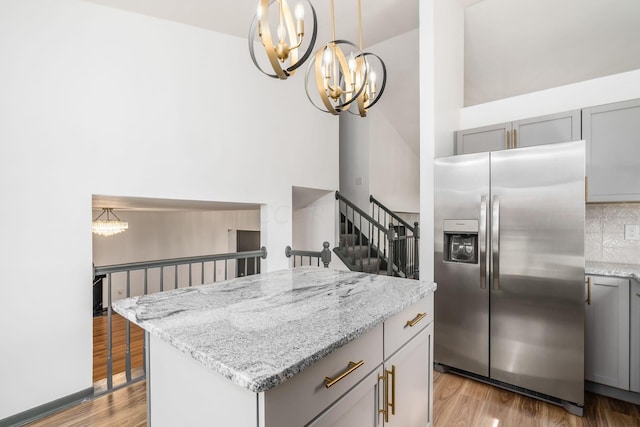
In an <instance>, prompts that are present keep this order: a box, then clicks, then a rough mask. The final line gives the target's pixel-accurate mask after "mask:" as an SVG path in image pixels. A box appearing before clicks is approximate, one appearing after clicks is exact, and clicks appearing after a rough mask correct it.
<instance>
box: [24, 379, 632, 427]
mask: <svg viewBox="0 0 640 427" xmlns="http://www.w3.org/2000/svg"><path fill="white" fill-rule="evenodd" d="M145 388H146V383H145V381H140V382H137V383H135V384H133V385H130V386H128V387H126V388H123V389H120V390H118V391H116V392H114V393H112V394H110V395H107V396H103V397H100V398H97V399H95V400H92V401H90V402H85V403H82V404H80V405H78V406H75V407H73V408H71V409H68V410H66V411H63V412H61V413H58V414H55V415H52V416H50V417H48V418H45V419H42V420H40V421H38V422H35V423H32V424H29V426H31V427H45V426H64V427H72V426H73V427H76V426H78V427H79V426H97V427H101V426H105V427H107V426H109V427H110V426H123V427H124V426H134V427H137V426H144V425H146V419H147V418H146V394H145V392H146V389H145ZM433 407H434V427H627V426H629V427H640V406H638V405H633V404H630V403H627V402H622V401H620V400H616V399H610V398H608V397H604V396H599V395H595V394H592V393H586V410H585V416H584V417H576V416H574V415H571V414H569V413H568V412H566V411H565V410H564V409H562V408H559V407H557V406H555V405H551V404H548V403H545V402H541V401H538V400H535V399H531V398H529V397H525V396H521V395H519V394H516V393H512V392H510V391H505V390H501V389H498V388H495V387H492V386H490V385H487V384H483V383H480V382H476V381H473V380H470V379H467V378H463V377H460V376H457V375H454V374H441V373H438V372H434V397H433ZM283 427H284V426H283ZM353 427H360V426H353ZM403 427H405V426H403Z"/></svg>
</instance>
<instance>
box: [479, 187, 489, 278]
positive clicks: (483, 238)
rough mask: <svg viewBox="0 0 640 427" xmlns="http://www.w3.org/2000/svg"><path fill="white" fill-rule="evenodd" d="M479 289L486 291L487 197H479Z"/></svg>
mask: <svg viewBox="0 0 640 427" xmlns="http://www.w3.org/2000/svg"><path fill="white" fill-rule="evenodd" d="M478 240H479V242H478V244H479V245H480V289H487V196H482V197H480V235H479V236H478Z"/></svg>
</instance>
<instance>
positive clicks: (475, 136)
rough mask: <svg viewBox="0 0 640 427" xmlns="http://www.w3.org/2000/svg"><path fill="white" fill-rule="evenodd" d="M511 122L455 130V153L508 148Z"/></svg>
mask: <svg viewBox="0 0 640 427" xmlns="http://www.w3.org/2000/svg"><path fill="white" fill-rule="evenodd" d="M510 139H511V123H500V124H498V125H492V126H484V127H481V128H475V129H467V130H460V131H458V132H456V154H470V153H483V152H486V151H498V150H504V149H506V148H510V146H509V144H510Z"/></svg>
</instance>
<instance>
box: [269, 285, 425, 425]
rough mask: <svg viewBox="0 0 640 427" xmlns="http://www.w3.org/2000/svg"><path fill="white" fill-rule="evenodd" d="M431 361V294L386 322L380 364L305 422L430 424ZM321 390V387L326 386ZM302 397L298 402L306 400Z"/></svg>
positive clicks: (291, 397) (296, 396)
mask: <svg viewBox="0 0 640 427" xmlns="http://www.w3.org/2000/svg"><path fill="white" fill-rule="evenodd" d="M432 366H433V296H430V297H428V298H425V299H423V300H422V301H419V302H418V303H416V304H413V305H412V306H410V307H409V308H407V309H405V310H404V311H402V312H400V313H398V314H397V315H395V316H393V317H392V318H391V319H388V320H387V321H385V322H384V361H383V363H382V364H381V365H379V366H378V367H377V368H376V370H375V371H373V372H372V373H370V374H369V375H367V376H366V377H365V378H364V379H363V380H362V381H360V382H359V383H358V384H357V385H356V386H354V387H353V388H352V389H351V390H349V392H348V393H346V394H344V395H343V396H342V397H341V398H339V399H338V400H336V401H335V402H334V403H333V404H331V405H330V406H329V407H328V408H327V409H326V410H325V411H324V412H322V414H321V415H319V416H318V417H317V418H316V419H314V420H313V421H312V422H311V423H310V424H308V427H352V426H363V427H369V426H370V427H382V426H386V427H425V426H431V425H432V419H433V416H432V411H433V405H432V401H431V394H432V391H433V378H432ZM311 369H313V367H312V368H311ZM301 375H304V372H303V373H302V374H301ZM312 377H313V378H316V377H317V376H316V375H313V376H312ZM294 380H295V377H294ZM285 384H286V383H285ZM312 384H315V382H313V383H312ZM315 388H318V387H317V386H315ZM320 389H321V390H320V391H321V392H322V391H323V390H322V389H324V387H320ZM300 396H301V395H300V393H299V392H297V391H296V392H294V393H289V396H288V401H289V402H290V401H294V400H295V399H296V398H297V399H298V400H301V399H300ZM302 402H304V400H302V401H301V402H300V403H299V404H298V405H297V406H301V407H303V406H305V405H307V403H306V402H305V403H302ZM278 412H279V411H278ZM311 412H313V411H311ZM276 425H283V424H276Z"/></svg>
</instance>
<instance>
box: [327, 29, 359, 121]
mask: <svg viewBox="0 0 640 427" xmlns="http://www.w3.org/2000/svg"><path fill="white" fill-rule="evenodd" d="M331 43H334V44H335V45H337V44H346V45H349V46H352V47H355V48H357V46H356V45H355V44H353V43H351V42H350V41H347V40H334V41H333V42H331ZM337 51H338V52H340V54H339V55H336V56H337V57H338V60H339V61H340V66H341V68H342V70H343V71H347V72H343V75H344V76H345V83H348V84H349V85H350V84H351V74H350V73H349V72H348V70H349V64H348V63H347V58H345V56H344V54H343V53H342V50H341V49H338V50H337ZM364 87H365V85H364V84H362V85H361V86H360V88H359V89H358V91H357V92H356V93H355V95H353V96H351V98H350V99H349V100H348V101H345V102H343V103H341V104H338V105H336V110H338V111H343V110H347V109H348V108H349V105H351V104H352V103H353V101H355V100H356V99H357V98H358V97H359V96H360V94H361V93H362V91H363V90H364Z"/></svg>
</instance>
